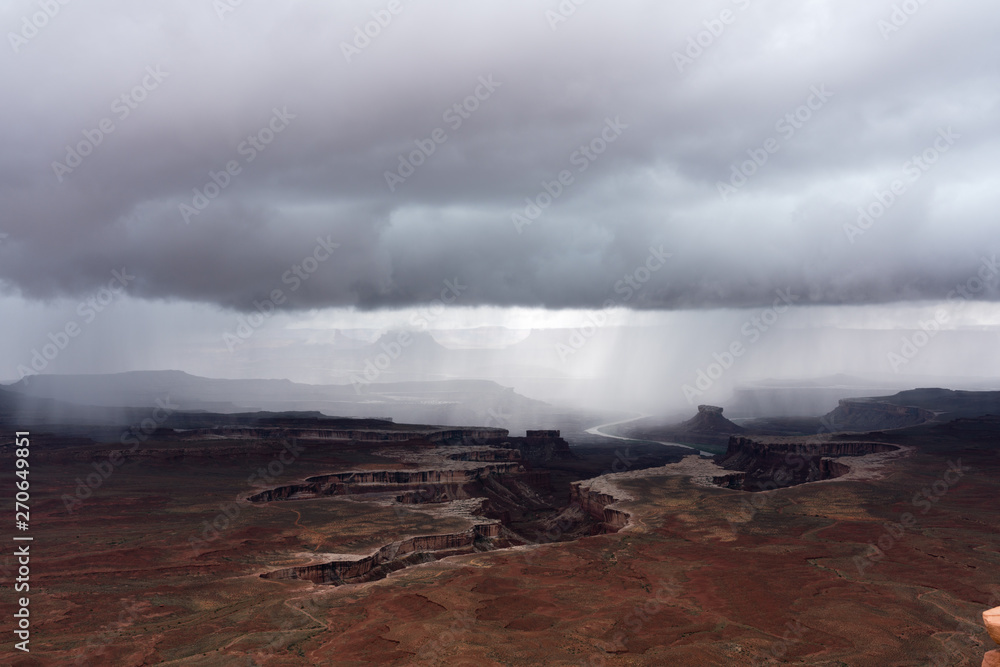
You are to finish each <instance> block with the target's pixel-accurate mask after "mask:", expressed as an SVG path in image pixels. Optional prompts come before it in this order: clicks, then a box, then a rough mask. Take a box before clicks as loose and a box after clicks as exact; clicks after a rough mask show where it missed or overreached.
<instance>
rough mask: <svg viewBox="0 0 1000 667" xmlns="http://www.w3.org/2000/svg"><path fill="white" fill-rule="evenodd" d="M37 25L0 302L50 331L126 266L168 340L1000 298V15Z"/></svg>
mask: <svg viewBox="0 0 1000 667" xmlns="http://www.w3.org/2000/svg"><path fill="white" fill-rule="evenodd" d="M50 4H51V6H49V5H48V4H46V2H37V1H35V2H28V1H26V0H15V1H11V2H7V3H3V5H2V7H0V26H2V27H3V29H4V31H5V33H6V40H5V41H6V42H7V43H6V45H5V46H4V47H3V55H2V56H0V75H2V77H3V81H4V84H5V85H4V89H5V91H6V94H5V99H6V101H5V104H4V105H3V106H2V108H0V141H2V145H3V151H2V152H0V211H2V217H0V235H2V236H0V284H2V289H3V290H4V294H5V296H4V298H3V300H2V303H0V308H2V310H3V312H4V314H5V319H8V321H13V318H16V317H18V313H20V312H24V313H28V315H27V316H26V320H31V321H32V322H36V323H38V327H41V328H40V331H41V332H42V335H44V333H45V332H44V327H45V326H46V325H47V323H48V321H49V320H46V319H45V316H44V314H45V313H46V312H50V313H55V312H59V313H62V312H63V311H65V309H66V308H67V304H68V305H69V306H71V307H72V308H71V311H72V310H75V307H76V304H77V303H78V302H79V301H80V300H81V299H86V298H88V297H91V296H93V295H95V294H98V293H99V290H101V289H102V288H103V287H106V286H108V285H109V282H110V281H112V280H113V279H114V280H118V279H116V278H115V274H113V273H112V272H113V271H119V272H121V271H122V269H123V268H124V269H125V273H124V274H123V275H124V276H125V281H124V283H125V289H126V290H127V292H128V295H129V300H130V302H133V303H134V302H138V303H143V302H146V303H145V305H143V306H142V308H141V312H142V313H143V317H145V318H147V320H150V321H157V322H159V323H160V324H159V325H158V326H162V327H166V328H167V330H168V331H169V327H170V326H171V322H178V321H182V320H177V319H174V318H176V315H177V313H178V312H179V310H178V309H179V308H186V307H190V308H194V309H195V310H190V311H186V312H192V313H194V312H201V313H209V312H211V313H215V312H216V309H221V310H220V311H219V313H220V315H219V317H220V320H225V321H228V319H227V318H229V317H230V315H231V311H233V310H239V311H244V312H245V311H251V310H253V309H254V301H255V300H256V301H257V302H258V303H261V301H262V300H263V299H268V298H271V296H272V295H273V294H274V293H275V290H281V296H282V297H284V301H283V303H281V304H280V306H279V307H280V309H281V310H282V312H283V313H285V314H286V315H288V314H291V315H288V317H289V320H290V321H291V322H294V321H295V319H296V316H295V315H294V314H295V313H296V312H299V311H301V313H302V317H303V318H311V320H310V321H315V320H316V318H317V317H318V318H320V319H322V318H324V317H326V320H325V321H326V326H335V325H336V322H335V321H334V322H331V318H333V319H334V320H335V319H336V318H334V317H333V316H332V315H330V314H331V313H343V312H347V311H344V310H342V309H344V308H352V307H356V308H357V309H359V310H361V311H371V310H378V309H393V310H395V311H396V312H403V310H401V309H409V308H414V307H419V306H421V305H423V304H427V303H428V302H430V301H432V300H433V299H435V298H438V297H440V296H441V295H442V293H445V294H446V295H447V296H448V297H449V298H450V297H451V296H452V295H454V296H455V297H456V302H457V303H458V304H459V305H461V306H464V307H473V306H491V307H500V308H501V309H503V308H510V307H529V308H540V309H548V310H552V309H562V308H572V309H586V308H600V307H602V305H610V304H612V303H613V304H614V306H615V307H622V308H625V309H643V310H648V309H653V310H665V311H675V310H703V309H724V308H731V309H753V308H759V307H766V306H769V305H770V304H772V302H773V301H774V300H775V298H777V297H776V293H777V291H778V290H783V291H784V293H786V294H788V293H791V294H793V295H795V301H796V305H800V306H801V305H809V304H813V305H831V306H855V305H864V304H888V309H887V310H886V311H885V312H887V313H891V312H894V310H893V309H899V308H903V307H905V306H906V304H907V303H909V302H914V303H924V302H942V301H944V300H945V299H946V298H948V295H949V293H950V292H952V291H953V290H954V289H955V288H956V285H959V284H961V285H966V286H969V287H968V289H971V290H972V291H971V292H970V296H971V298H975V299H983V300H986V301H988V302H992V301H995V300H996V299H997V296H998V294H1000V291H998V289H997V284H998V282H1000V280H998V279H997V277H996V275H995V274H996V272H997V271H1000V269H993V273H992V274H990V273H989V271H990V267H991V266H994V267H995V264H991V260H992V259H993V258H994V257H995V253H996V252H997V250H998V248H997V245H998V244H997V243H996V239H997V222H996V221H997V219H996V212H997V211H998V210H1000V187H998V183H1000V179H998V176H1000V164H998V163H997V160H996V156H997V155H998V154H1000V151H998V149H1000V142H998V138H1000V137H998V131H1000V123H998V122H997V119H998V118H1000V109H998V101H1000V68H998V66H997V64H998V63H1000V41H998V40H997V38H996V36H997V35H998V34H1000V10H998V9H997V7H996V4H995V3H993V2H987V1H986V0H982V1H975V0H966V1H957V2H927V3H924V4H920V3H917V2H916V0H913V1H912V2H905V3H898V2H897V3H895V4H894V2H890V1H888V0H879V1H876V2H872V1H871V0H866V1H864V2H862V1H861V0H839V1H837V2H833V1H832V0H831V1H825V0H808V1H803V0H771V1H768V2H764V1H763V0H733V1H716V2H710V3H675V2H666V3H664V2H651V1H650V2H632V1H629V0H623V1H619V2H614V3H611V2H597V1H596V0H592V1H591V2H584V3H583V4H581V5H580V6H578V7H577V6H576V5H575V4H574V3H572V2H569V1H566V2H563V3H561V4H560V3H558V2H556V1H555V0H551V1H542V2H535V1H530V2H529V1H520V0H502V1H501V0H480V1H477V2H474V3H471V2H470V3H457V2H454V3H442V2H429V1H425V2H420V3H417V2H408V1H403V0H401V1H400V2H398V3H397V2H391V3H390V2H388V1H386V2H351V3H347V2H332V3H330V2H305V1H297V2H288V3H265V2H263V1H262V0H244V1H243V2H242V3H240V4H239V5H238V6H236V7H230V4H235V0H217V1H216V2H214V4H213V2H210V1H209V0H198V1H197V2H195V1H191V0H179V1H174V2H170V3H167V2H157V3H129V2H123V1H118V0H92V1H90V2H86V3H84V2H79V1H77V2H67V4H65V5H62V4H59V3H58V2H57V1H56V0H51V3H50ZM903 5H905V7H903ZM911 5H912V6H911ZM45 7H48V12H49V13H50V14H53V15H52V16H51V17H50V16H47V15H45V14H44V11H45ZM560 7H562V10H561V11H562V13H560ZM567 8H573V9H574V11H573V12H572V13H570V12H569V11H567ZM392 10H395V13H394V12H393V11H392ZM904 10H909V11H910V13H909V14H907V13H906V11H904ZM567 14H568V15H567ZM376 21H381V23H382V24H384V25H379V24H378V23H376ZM39 26H40V27H39ZM366 30H367V31H368V33H369V35H365V34H364V33H365V31H366ZM123 96H124V97H123ZM456 105H457V106H456ZM109 129H110V130H112V131H111V132H108V130H109ZM414 151H416V152H414ZM227 169H228V170H229V172H228V173H227ZM213 174H214V182H213ZM560 181H561V182H560ZM217 185H218V186H219V187H217ZM894 190H895V192H894ZM880 199H881V202H880V201H879V200H880ZM534 206H538V209H537V210H536V209H534V208H533V207H534ZM859 208H861V209H863V210H866V211H867V212H868V214H869V215H870V217H868V218H865V217H861V218H859ZM307 258H310V259H307ZM310 270H311V272H310ZM120 275H121V274H120ZM977 275H979V276H981V277H985V278H987V280H986V281H985V284H984V283H978V282H975V280H974V279H975V278H976V276H977ZM130 276H131V277H130ZM626 276H628V278H627V279H626ZM991 278H992V279H991ZM970 279H973V282H972V283H971V285H970V283H969V281H970ZM445 281H449V282H445ZM630 283H632V284H631V286H630ZM449 285H451V286H453V287H455V286H457V288H458V289H457V290H456V289H453V290H452V291H450V292H449V291H448V289H449ZM112 286H115V287H117V284H114V285H112ZM136 308H138V306H136ZM199 309H200V310H199ZM136 312H139V311H136ZM508 312H511V313H523V312H525V311H524V310H523V309H520V310H511V311H508ZM534 312H540V313H544V310H540V311H534ZM227 313H229V314H227ZM317 313H319V314H317ZM323 313H327V315H325V316H324V315H323ZM60 316H61V315H60ZM60 316H56V315H53V316H52V317H51V318H49V319H50V320H51V321H59V320H60ZM377 317H379V318H382V319H383V320H384V319H385V317H386V315H385V314H384V313H382V314H379V315H378V316H377ZM987 317H992V315H991V314H989V313H987ZM32 318H34V319H32ZM63 319H65V318H63ZM182 319H183V318H182ZM192 319H197V318H195V317H194V316H192ZM494 319H496V318H494ZM499 319H501V320H502V317H501V318H499ZM542 319H544V318H542ZM379 321H382V320H379ZM355 323H356V322H355ZM490 323H495V322H490ZM27 326H28V325H25V327H27ZM32 326H34V325H32ZM15 327H16V325H15ZM6 336H7V337H6V338H5V340H7V341H11V338H10V334H9V332H8V333H7V334H6ZM167 337H168V338H169V336H167ZM24 338H26V339H28V340H30V336H24ZM17 345H20V348H19V349H24V344H23V343H22V342H21V340H20V339H19V340H18V341H17ZM30 347H31V346H30V344H29V345H28V346H27V348H28V349H30ZM20 356H23V355H22V354H21V353H20V352H17V353H15V354H14V357H18V358H20ZM14 363H20V362H17V361H15V362H14ZM0 375H10V372H9V371H5V372H4V373H0Z"/></svg>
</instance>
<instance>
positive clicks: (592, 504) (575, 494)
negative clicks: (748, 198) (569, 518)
mask: <svg viewBox="0 0 1000 667" xmlns="http://www.w3.org/2000/svg"><path fill="white" fill-rule="evenodd" d="M570 500H571V501H572V502H573V503H574V504H577V505H579V506H580V508H581V509H583V511H585V512H586V513H587V514H589V515H590V516H591V517H592V518H594V519H595V520H597V521H599V522H600V526H599V527H600V532H602V533H617V532H618V531H619V530H621V529H622V528H624V527H625V526H627V525H628V521H629V514H628V512H624V511H622V510H620V509H616V508H614V507H611V505H613V504H614V503H616V502H618V499H617V498H615V497H614V496H611V495H608V494H607V493H601V492H599V491H593V490H591V488H590V487H588V486H584V483H582V482H576V483H574V484H572V485H570Z"/></svg>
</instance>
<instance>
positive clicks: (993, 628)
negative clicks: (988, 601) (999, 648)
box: [983, 607, 1000, 644]
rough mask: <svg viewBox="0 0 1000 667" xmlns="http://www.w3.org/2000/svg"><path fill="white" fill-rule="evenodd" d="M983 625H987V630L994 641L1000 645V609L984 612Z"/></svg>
mask: <svg viewBox="0 0 1000 667" xmlns="http://www.w3.org/2000/svg"><path fill="white" fill-rule="evenodd" d="M983 623H985V624H986V630H987V631H988V632H989V633H990V637H992V638H993V641H995V642H996V643H997V644H1000V607H995V608H993V609H990V610H989V611H984V612H983Z"/></svg>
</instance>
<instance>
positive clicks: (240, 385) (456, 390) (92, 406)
mask: <svg viewBox="0 0 1000 667" xmlns="http://www.w3.org/2000/svg"><path fill="white" fill-rule="evenodd" d="M434 344H435V345H436V343H434ZM3 391H4V392H6V393H9V394H11V395H12V396H17V397H22V398H25V399H33V400H35V401H52V402H53V405H66V406H70V405H71V406H74V407H73V408H72V410H74V411H75V412H77V413H80V414H86V412H87V410H81V408H87V409H89V410H91V411H93V410H97V411H104V410H131V409H140V408H147V409H148V408H153V407H155V406H156V405H157V404H158V402H159V401H165V400H167V399H168V398H169V400H170V402H171V404H172V405H174V406H176V409H177V410H179V411H185V412H198V411H203V412H212V413H221V414H232V413H244V412H254V411H270V412H290V411H318V412H322V413H324V414H326V415H328V416H331V417H355V418H383V417H391V418H393V419H395V420H396V421H400V422H407V423H418V424H448V425H456V426H498V427H502V428H508V427H510V428H512V429H523V428H535V427H537V426H538V420H539V419H540V418H541V419H544V418H545V417H546V416H549V415H551V414H552V409H551V407H550V406H549V405H548V404H546V403H543V402H541V401H536V400H533V399H529V398H526V397H524V396H522V395H520V394H517V393H516V392H515V391H514V390H513V389H510V388H508V387H504V386H502V385H500V384H497V383H496V382H493V381H491V380H436V381H425V382H417V381H414V382H391V383H389V382H386V383H379V382H372V383H369V384H359V385H357V386H355V385H309V384H299V383H295V382H291V381H289V380H274V379H263V380H261V379H253V380H232V379H214V378H203V377H198V376H195V375H190V374H188V373H185V372H183V371H132V372H127V373H116V374H109V375H35V376H30V377H27V378H24V379H22V380H20V381H18V382H15V383H14V384H12V385H8V386H6V387H4V388H3ZM12 400H13V399H12ZM18 409H20V408H18ZM52 409H55V408H52ZM67 409H68V408H67Z"/></svg>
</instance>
